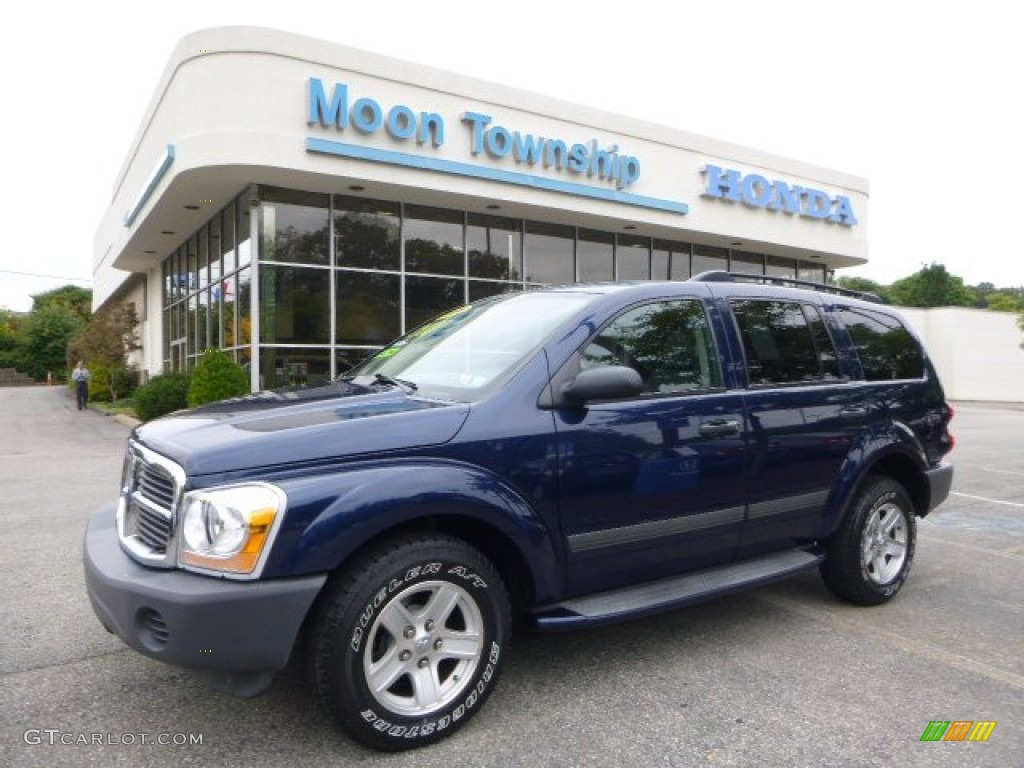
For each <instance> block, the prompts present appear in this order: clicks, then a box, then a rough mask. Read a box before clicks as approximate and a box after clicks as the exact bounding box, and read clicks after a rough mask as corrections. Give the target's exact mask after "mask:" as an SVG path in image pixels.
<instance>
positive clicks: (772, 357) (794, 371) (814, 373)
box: [731, 299, 839, 386]
mask: <svg viewBox="0 0 1024 768" xmlns="http://www.w3.org/2000/svg"><path fill="white" fill-rule="evenodd" d="M731 303H732V311H733V315H734V316H735V317H736V323H737V325H738V326H739V331H740V338H741V339H742V340H743V350H744V352H745V354H746V358H747V380H748V381H749V382H750V385H751V386H763V385H767V384H801V383H812V382H818V381H834V380H836V379H837V378H838V376H839V369H838V364H837V362H836V352H835V347H834V346H833V344H832V338H831V337H830V336H829V335H828V330H827V329H826V328H825V323H824V322H823V321H822V319H821V315H820V314H819V312H818V309H817V307H814V306H811V305H805V304H800V303H798V302H785V301H764V300H760V299H743V300H735V301H733V302H731Z"/></svg>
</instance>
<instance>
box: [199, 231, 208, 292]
mask: <svg viewBox="0 0 1024 768" xmlns="http://www.w3.org/2000/svg"><path fill="white" fill-rule="evenodd" d="M196 245H197V246H198V250H199V283H198V285H197V287H198V288H199V289H200V290H202V289H203V288H205V287H206V286H208V285H209V284H210V230H209V227H203V228H202V229H200V230H199V238H198V241H197V243H196Z"/></svg>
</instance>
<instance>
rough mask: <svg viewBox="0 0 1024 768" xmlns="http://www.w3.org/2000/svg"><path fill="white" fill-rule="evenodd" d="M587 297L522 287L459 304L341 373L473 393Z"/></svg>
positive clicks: (454, 394)
mask: <svg viewBox="0 0 1024 768" xmlns="http://www.w3.org/2000/svg"><path fill="white" fill-rule="evenodd" d="M593 299H594V296H593V295H592V294H586V293H561V292H559V293H523V294H517V295H515V296H510V297H498V298H493V299H485V300H484V301H480V302H477V303H475V304H470V305H468V306H464V307H459V308H458V309H453V310H451V311H450V312H446V313H445V314H443V315H440V316H439V317H436V318H434V319H433V320H431V321H430V322H428V323H426V324H425V325H421V326H420V327H419V328H417V329H415V330H414V331H412V332H411V333H409V334H407V335H406V336H403V337H402V338H401V339H399V340H398V341H396V342H394V343H393V344H391V345H389V346H387V347H385V348H384V349H382V350H380V351H379V352H378V353H377V354H375V355H374V356H373V357H371V358H370V359H368V360H366V361H364V362H363V363H361V364H359V365H358V366H356V367H355V368H353V369H352V370H351V371H349V372H348V373H347V374H346V376H345V378H348V377H351V376H367V375H369V376H377V377H378V378H389V379H396V380H397V379H401V380H402V382H403V383H406V384H411V385H414V386H415V387H416V388H417V391H418V392H420V393H422V394H426V395H437V396H441V397H447V398H450V399H453V400H462V399H474V398H476V397H478V396H479V395H480V394H481V391H482V390H484V389H485V388H486V387H488V386H489V385H491V384H493V383H495V382H497V381H498V380H499V379H501V378H502V377H503V376H504V375H505V374H506V373H509V372H511V371H512V370H513V369H515V368H516V367H518V366H519V365H520V364H521V363H523V362H524V361H525V360H527V359H528V358H529V356H530V355H531V353H533V352H534V350H536V349H537V348H538V347H539V346H540V345H541V344H542V343H543V342H544V341H545V340H546V339H547V338H548V336H550V335H551V334H552V333H553V332H554V330H555V329H556V328H557V327H558V326H559V325H560V324H561V323H562V322H563V321H564V320H566V319H567V318H568V317H569V316H571V315H572V314H573V313H575V312H576V311H578V310H579V309H580V308H582V307H583V306H584V305H585V304H587V303H588V302H590V301H592V300H593Z"/></svg>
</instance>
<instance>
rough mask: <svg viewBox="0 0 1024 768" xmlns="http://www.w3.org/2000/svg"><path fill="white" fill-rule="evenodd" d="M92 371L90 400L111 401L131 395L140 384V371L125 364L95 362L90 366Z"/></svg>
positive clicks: (98, 401)
mask: <svg viewBox="0 0 1024 768" xmlns="http://www.w3.org/2000/svg"><path fill="white" fill-rule="evenodd" d="M88 368H89V371H90V372H91V373H92V378H91V379H90V380H89V400H90V401H95V402H97V403H100V402H102V403H109V402H113V401H114V400H121V399H123V398H125V397H128V396H129V395H131V393H132V392H133V391H134V389H135V388H136V387H137V386H138V384H139V372H138V370H136V369H135V368H126V367H125V366H124V365H120V364H119V365H113V366H107V365H103V364H102V363H94V364H92V365H91V366H88Z"/></svg>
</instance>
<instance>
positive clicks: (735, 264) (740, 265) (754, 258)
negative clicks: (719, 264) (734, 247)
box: [729, 251, 764, 275]
mask: <svg viewBox="0 0 1024 768" xmlns="http://www.w3.org/2000/svg"><path fill="white" fill-rule="evenodd" d="M729 271H730V272H743V273H745V274H748V275H763V274H764V256H762V255H761V254H760V253H748V252H746V251H733V252H732V253H731V254H730V257H729Z"/></svg>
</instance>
